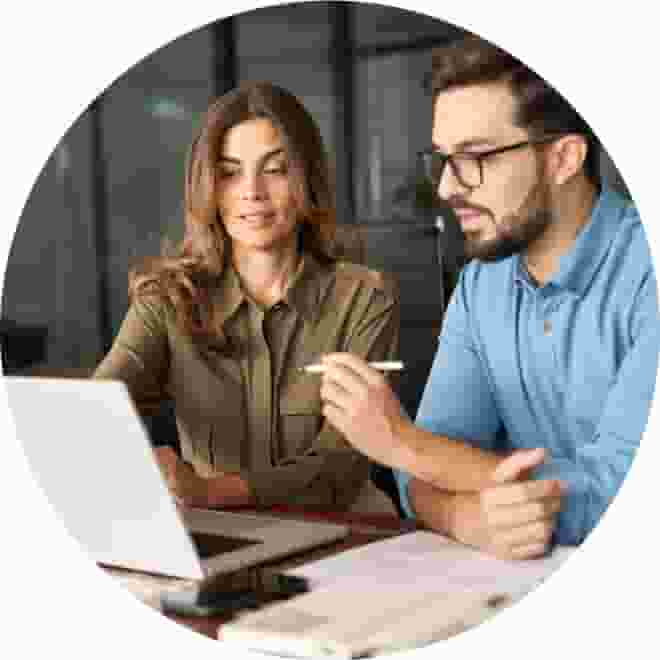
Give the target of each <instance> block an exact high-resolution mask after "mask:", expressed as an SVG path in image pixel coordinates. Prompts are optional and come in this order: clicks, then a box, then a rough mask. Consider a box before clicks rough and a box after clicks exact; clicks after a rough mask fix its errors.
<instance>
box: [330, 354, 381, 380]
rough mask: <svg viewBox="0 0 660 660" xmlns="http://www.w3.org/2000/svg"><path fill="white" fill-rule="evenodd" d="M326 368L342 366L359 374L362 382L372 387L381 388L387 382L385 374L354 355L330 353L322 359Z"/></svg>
mask: <svg viewBox="0 0 660 660" xmlns="http://www.w3.org/2000/svg"><path fill="white" fill-rule="evenodd" d="M321 362H322V363H323V364H325V365H326V366H330V365H341V366H343V367H345V368H346V369H350V370H351V371H352V372H353V373H354V374H357V375H358V376H359V377H360V379H361V380H363V381H364V382H366V383H368V384H369V385H372V386H380V385H382V384H383V383H384V382H386V381H385V378H384V377H383V374H381V373H380V371H377V370H376V369H373V368H372V367H370V366H369V364H368V363H367V361H366V360H363V359H362V358H360V357H358V356H357V355H353V354H352V353H328V354H327V355H324V356H323V357H322V358H321Z"/></svg>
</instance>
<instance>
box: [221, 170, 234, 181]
mask: <svg viewBox="0 0 660 660" xmlns="http://www.w3.org/2000/svg"><path fill="white" fill-rule="evenodd" d="M237 174H238V170H220V171H219V173H218V176H220V178H221V179H228V178H229V177H232V176H236V175H237Z"/></svg>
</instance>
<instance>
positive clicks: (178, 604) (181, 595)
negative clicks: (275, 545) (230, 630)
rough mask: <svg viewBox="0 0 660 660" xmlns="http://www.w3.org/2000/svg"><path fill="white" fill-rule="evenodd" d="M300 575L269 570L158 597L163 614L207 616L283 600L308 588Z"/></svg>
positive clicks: (168, 592) (210, 582)
mask: <svg viewBox="0 0 660 660" xmlns="http://www.w3.org/2000/svg"><path fill="white" fill-rule="evenodd" d="M308 589H309V584H308V581H307V580H306V579H305V578H303V577H297V576H294V575H285V574H283V573H270V574H268V575H266V576H260V578H259V579H256V580H253V581H251V584H249V585H248V584H246V583H243V584H240V585H238V586H229V585H228V583H227V582H226V581H221V582H214V581H212V580H210V581H203V582H199V583H196V584H192V585H187V586H185V587H183V588H180V589H173V590H168V591H164V592H163V593H162V594H161V597H160V605H161V610H162V611H163V613H164V614H174V615H177V616H189V617H209V616H220V615H223V614H232V613H235V612H239V611H241V610H246V609H256V608H257V607H260V606H262V605H266V604H268V603H272V602H274V601H277V600H284V599H287V598H290V597H292V596H295V595H297V594H302V593H305V592H306V591H308Z"/></svg>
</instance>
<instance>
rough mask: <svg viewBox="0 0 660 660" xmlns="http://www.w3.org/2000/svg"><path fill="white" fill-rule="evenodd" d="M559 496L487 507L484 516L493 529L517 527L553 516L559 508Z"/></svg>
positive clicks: (560, 501)
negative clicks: (491, 507)
mask: <svg viewBox="0 0 660 660" xmlns="http://www.w3.org/2000/svg"><path fill="white" fill-rule="evenodd" d="M561 505H562V499H561V497H547V498H544V499H541V500H534V501H533V502H526V503H525V504H515V505H511V506H503V507H495V508H493V509H488V510H487V511H486V512H485V513H486V517H487V520H488V524H489V526H490V527H492V528H493V529H502V528H507V527H518V526H520V525H528V524H529V523H533V522H536V521H537V520H543V519H545V518H549V517H551V516H555V515H556V514H558V513H559V511H560V510H561Z"/></svg>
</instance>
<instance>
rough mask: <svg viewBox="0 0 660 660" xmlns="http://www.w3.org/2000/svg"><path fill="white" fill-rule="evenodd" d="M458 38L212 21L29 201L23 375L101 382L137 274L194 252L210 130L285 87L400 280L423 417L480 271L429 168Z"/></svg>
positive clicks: (161, 53) (111, 106)
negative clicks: (433, 65) (209, 120)
mask: <svg viewBox="0 0 660 660" xmlns="http://www.w3.org/2000/svg"><path fill="white" fill-rule="evenodd" d="M458 35H460V30H458V29H457V28H456V27H454V26H451V25H448V24H446V23H444V22H442V21H440V20H437V19H434V18H430V17H427V16H424V15H421V14H417V13H413V12H409V11H403V10H400V9H395V8H391V7H385V6H380V5H373V4H360V3H345V2H314V3H296V4H289V5H283V6H277V7H273V8H265V9H259V10H255V11H252V12H249V13H245V14H241V15H237V16H235V17H232V18H229V19H225V20H221V21H218V22H215V23H212V24H210V25H207V26H205V27H203V28H201V29H199V30H197V31H195V32H192V33H190V34H187V35H185V36H183V37H181V38H180V39H178V40H176V41H174V42H172V43H170V44H168V45H166V46H165V47H163V48H161V49H160V50H158V51H157V52H155V53H153V54H151V55H149V56H148V57H146V58H145V59H144V60H142V61H141V62H139V63H138V64H136V65H135V66H134V67H133V68H132V69H130V70H129V71H128V72H126V73H125V74H124V75H122V76H121V77H120V78H118V79H117V80H116V81H115V82H114V84H112V85H111V86H110V87H109V88H108V89H107V90H106V91H105V92H104V93H103V94H102V95H101V96H99V97H98V98H97V99H95V100H94V101H93V102H92V103H91V104H90V106H89V107H88V108H87V109H86V110H85V112H84V113H83V114H82V115H81V116H80V117H78V118H77V119H76V120H75V122H73V124H72V126H71V127H70V128H69V130H68V131H67V132H66V134H65V135H64V136H63V138H62V140H61V142H60V143H59V144H58V145H57V147H56V149H55V150H54V152H53V154H52V155H51V157H50V159H49V160H48V162H47V163H46V164H45V166H44V168H43V170H42V172H41V174H40V176H39V178H38V180H37V181H36V183H35V186H34V189H33V190H32V193H31V195H30V197H29V199H28V201H27V204H26V206H25V210H24V213H23V215H22V218H21V220H20V224H19V226H18V230H17V233H16V237H15V240H14V243H13V247H12V250H11V253H10V257H9V263H8V267H7V273H6V280H5V289H4V292H3V299H2V345H3V346H2V348H3V361H4V365H5V371H6V372H7V373H16V372H25V370H26V369H33V370H35V369H38V370H39V372H40V373H52V374H58V373H62V374H67V373H68V374H72V373H73V374H75V373H84V372H85V370H91V369H92V368H93V366H94V365H95V364H96V363H97V362H98V361H99V360H100V359H101V357H102V355H103V354H104V352H105V351H106V350H107V349H108V348H109V346H110V343H111V341H112V338H113V336H114V335H115V333H116V332H117V330H118V327H119V324H120V323H121V320H122V318H123V316H124V314H125V312H126V309H127V302H128V301H127V273H128V269H129V267H130V266H131V265H132V264H133V263H134V262H135V261H136V260H138V259H139V258H140V257H143V256H146V255H153V254H158V253H159V252H160V251H161V245H162V240H163V238H164V237H169V238H171V239H172V240H176V239H177V238H179V237H180V236H181V232H182V191H183V181H182V179H183V169H184V160H185V155H186V151H187V147H188V144H189V142H190V139H191V136H192V133H193V128H194V126H195V124H196V121H197V120H198V118H199V116H200V115H201V113H203V112H204V110H205V109H206V107H207V106H208V104H209V101H210V100H211V98H212V97H214V96H216V95H218V94H221V93H223V92H225V91H226V90H228V89H230V88H232V87H233V86H234V85H236V83H238V82H240V81H242V80H246V79H268V80H272V81H273V82H275V83H278V84H280V85H283V86H284V87H286V88H288V89H289V90H291V91H292V92H293V93H294V94H296V95H297V96H298V97H299V98H300V99H301V100H302V101H303V102H304V104H305V105H306V106H307V107H308V109H309V110H310V111H311V113H312V114H313V116H314V117H315V118H316V119H317V121H318V123H319V125H320V127H321V130H322V133H323V136H324V138H325V141H326V145H327V147H328V150H329V153H330V155H331V157H332V159H333V161H334V163H335V166H336V171H337V194H338V208H339V221H340V222H341V223H342V224H344V225H346V226H353V227H354V226H358V227H359V229H360V231H361V232H362V233H363V236H364V239H365V241H366V260H367V262H368V263H369V264H371V265H373V266H375V267H378V268H382V269H385V270H388V271H391V272H393V273H394V274H395V275H396V277H397V279H398V281H399V285H400V288H401V293H402V301H403V307H402V330H401V355H402V359H403V360H404V361H405V362H406V365H407V368H406V371H405V372H404V374H403V375H402V380H401V382H400V392H401V395H402V398H403V401H404V404H405V406H406V408H407V409H408V411H409V413H410V414H411V415H414V413H415V410H416V407H417V405H418V403H419V398H420V396H421V393H422V388H423V385H424V381H425V379H426V376H427V374H428V370H429V368H430V365H431V361H432V358H433V353H434V350H435V344H436V337H437V334H438V331H439V329H440V325H441V321H442V314H443V310H444V306H445V304H446V301H447V296H448V294H449V291H450V289H451V286H452V283H453V281H454V280H455V277H456V274H457V272H458V269H459V268H460V266H461V264H462V256H461V240H460V232H459V230H458V227H457V226H456V225H455V224H454V223H453V222H452V218H451V217H450V216H449V215H448V214H446V213H445V211H444V210H443V209H442V208H440V207H438V206H436V205H435V203H434V202H433V199H432V196H431V195H430V194H429V188H428V187H427V186H426V185H425V182H424V181H423V178H422V177H421V172H420V171H419V169H418V165H417V162H416V153H417V152H418V151H419V150H421V149H423V148H425V147H427V146H428V145H429V142H430V131H431V98H430V94H429V91H428V88H427V84H428V76H429V73H430V52H431V49H432V48H433V47H435V46H440V45H443V44H445V43H447V42H448V41H449V40H451V39H454V38H456V37H457V36H458ZM603 163H604V167H605V169H606V171H608V172H609V175H610V176H611V177H613V178H614V179H616V180H617V181H619V183H620V179H619V178H618V176H617V174H616V171H615V170H614V168H613V167H612V165H611V163H610V162H609V160H608V159H607V158H606V157H605V156H603Z"/></svg>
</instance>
